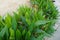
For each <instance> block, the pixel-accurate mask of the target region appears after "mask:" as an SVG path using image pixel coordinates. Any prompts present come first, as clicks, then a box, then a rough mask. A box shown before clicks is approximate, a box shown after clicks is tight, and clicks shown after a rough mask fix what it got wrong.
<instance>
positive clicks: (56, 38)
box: [48, 0, 60, 40]
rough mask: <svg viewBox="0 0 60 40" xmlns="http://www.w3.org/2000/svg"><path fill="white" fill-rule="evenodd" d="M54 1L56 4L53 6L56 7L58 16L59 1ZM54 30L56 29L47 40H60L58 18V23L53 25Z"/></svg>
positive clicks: (59, 21) (59, 20)
mask: <svg viewBox="0 0 60 40" xmlns="http://www.w3.org/2000/svg"><path fill="white" fill-rule="evenodd" d="M55 1H56V2H55V3H54V4H55V6H56V7H57V9H58V11H59V14H58V15H60V0H55ZM57 27H58V28H57ZM55 28H57V31H56V32H55V33H54V35H53V36H52V37H51V38H49V39H48V40H60V16H59V17H58V21H57V23H56V25H55Z"/></svg>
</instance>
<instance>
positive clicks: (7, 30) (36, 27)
mask: <svg viewBox="0 0 60 40" xmlns="http://www.w3.org/2000/svg"><path fill="white" fill-rule="evenodd" d="M31 4H32V5H31V6H32V7H30V8H29V7H27V6H24V7H19V9H18V10H17V12H13V14H14V15H13V16H11V15H9V14H7V16H6V17H5V18H3V17H0V40H44V37H50V36H51V35H52V34H53V33H54V31H55V29H54V27H53V26H54V24H55V22H56V19H57V13H58V11H57V10H56V7H55V6H54V4H53V2H52V0H31Z"/></svg>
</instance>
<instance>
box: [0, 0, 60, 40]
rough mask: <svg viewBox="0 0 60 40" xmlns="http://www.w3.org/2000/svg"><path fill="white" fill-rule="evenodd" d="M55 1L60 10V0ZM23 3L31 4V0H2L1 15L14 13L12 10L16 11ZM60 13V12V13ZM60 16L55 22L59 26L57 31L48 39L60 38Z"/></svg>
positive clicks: (0, 3)
mask: <svg viewBox="0 0 60 40" xmlns="http://www.w3.org/2000/svg"><path fill="white" fill-rule="evenodd" d="M55 1H56V2H55V3H54V4H55V6H56V7H57V9H58V11H59V12H60V0H55ZM19 5H20V6H21V5H27V6H28V5H29V0H0V15H1V16H4V15H6V14H7V12H9V13H10V14H11V15H12V11H16V9H17V8H18V6H19ZM59 14H60V13H59ZM59 26H60V17H58V21H57V23H56V24H55V28H57V27H58V29H57V31H56V32H55V33H54V35H53V36H52V37H51V38H48V39H47V40H60V27H59Z"/></svg>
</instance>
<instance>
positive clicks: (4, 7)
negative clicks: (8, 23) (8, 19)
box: [0, 0, 29, 16]
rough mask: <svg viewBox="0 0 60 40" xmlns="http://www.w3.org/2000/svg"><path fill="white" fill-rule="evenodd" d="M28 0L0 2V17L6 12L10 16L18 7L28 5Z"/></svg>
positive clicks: (1, 0) (0, 0)
mask: <svg viewBox="0 0 60 40" xmlns="http://www.w3.org/2000/svg"><path fill="white" fill-rule="evenodd" d="M28 1H29V0H0V15H2V16H4V15H6V13H7V12H9V13H10V14H12V13H11V12H12V11H15V10H16V9H17V8H18V7H19V5H20V6H22V5H29V2H28Z"/></svg>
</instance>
